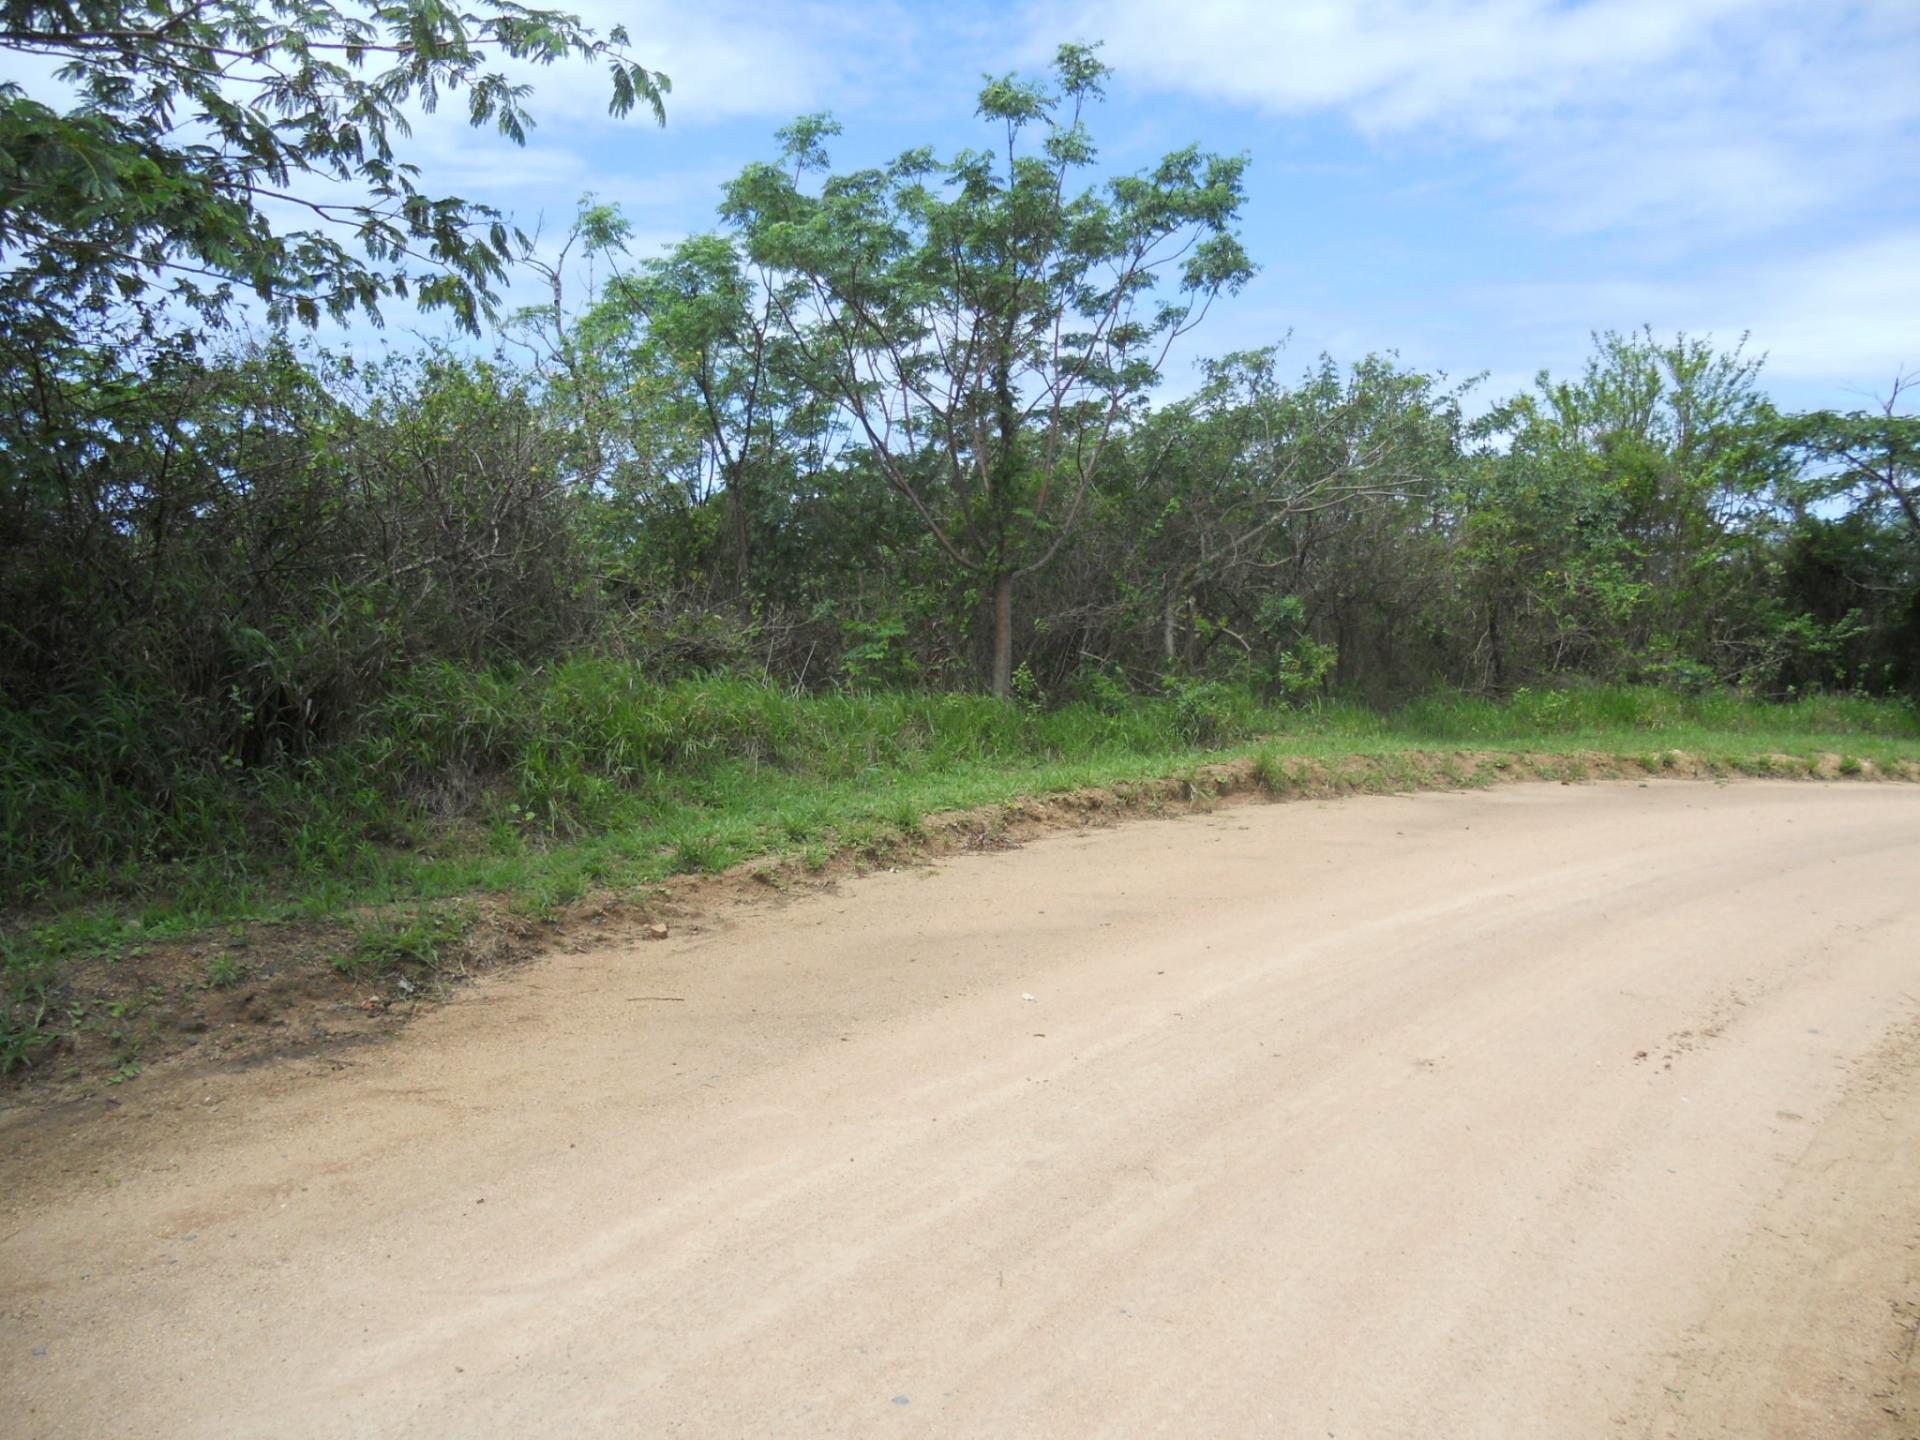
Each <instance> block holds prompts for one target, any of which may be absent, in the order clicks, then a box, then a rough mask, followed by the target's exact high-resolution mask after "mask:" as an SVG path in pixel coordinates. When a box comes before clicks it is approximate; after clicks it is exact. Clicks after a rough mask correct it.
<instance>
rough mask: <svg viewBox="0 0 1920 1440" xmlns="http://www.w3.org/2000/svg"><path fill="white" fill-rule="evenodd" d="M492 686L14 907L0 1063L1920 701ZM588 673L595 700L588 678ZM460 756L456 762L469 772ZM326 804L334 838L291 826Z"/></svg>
mask: <svg viewBox="0 0 1920 1440" xmlns="http://www.w3.org/2000/svg"><path fill="white" fill-rule="evenodd" d="M623 676H624V677H625V678H626V679H627V680H629V681H632V688H631V689H630V690H628V691H622V692H619V693H620V694H622V695H624V697H625V699H626V701H627V702H628V703H624V704H613V703H611V702H610V701H609V700H608V697H607V696H606V695H605V694H604V693H603V690H602V689H597V688H596V687H607V686H611V685H613V684H614V682H615V681H616V680H617V679H620V678H621V677H623ZM443 678H444V677H443ZM448 683H451V681H448ZM476 683H480V684H482V685H484V684H486V683H487V682H485V681H479V682H476ZM549 687H558V695H556V693H554V692H553V691H552V689H550V688H549ZM500 693H502V694H505V695H510V696H512V697H514V699H513V704H512V705H511V706H509V707H507V708H505V709H502V710H499V711H489V710H488V709H487V707H486V706H484V705H482V704H479V703H478V700H479V696H477V695H473V694H468V695H466V696H465V697H464V698H465V700H466V701H467V702H469V703H466V704H463V705H460V706H456V707H452V708H451V709H450V711H449V713H454V714H458V715H460V716H463V717H465V719H466V721H467V722H468V723H467V724H463V725H450V726H448V727H446V728H444V729H442V730H439V731H435V730H433V729H432V728H431V727H428V726H424V725H423V726H421V727H419V729H418V731H417V733H420V734H425V735H438V736H439V737H440V742H441V743H442V744H444V745H445V746H446V747H447V748H445V749H444V750H437V751H433V752H431V753H429V754H428V755H426V756H424V757H421V758H420V763H419V764H418V765H417V767H416V768H412V769H406V768H402V769H397V770H394V771H392V772H390V773H389V774H387V776H386V778H385V779H382V778H381V772H379V771H377V770H369V769H366V768H362V767H361V766H360V765H359V764H358V763H357V762H356V763H352V764H347V765H345V766H344V768H343V769H342V770H341V771H340V772H339V773H337V774H336V773H332V772H330V771H328V770H327V769H325V768H324V767H312V768H309V769H307V770H306V771H304V772H302V774H303V776H304V783H305V784H306V785H308V786H309V787H310V788H308V789H306V790H304V791H300V792H289V793H286V794H283V795H276V796H273V797H262V796H260V795H258V794H257V793H254V791H253V790H252V789H250V788H249V787H247V786H244V785H243V786H241V787H240V788H239V789H238V790H237V791H236V792H235V794H234V795H232V796H229V797H227V799H228V802H229V803H231V804H233V805H234V806H235V807H237V808H235V809H234V810H233V811H232V813H231V817H230V818H231V819H232V821H233V823H234V828H233V829H232V830H231V831H230V832H229V839H230V841H231V842H232V843H231V844H230V846H229V848H227V849H225V850H222V851H220V852H218V853H217V854H202V855H198V856H194V855H190V854H184V853H183V854H180V855H178V856H176V857H175V858H172V859H150V860H148V861H147V862H145V863H144V864H136V863H128V862H125V861H124V860H123V861H120V862H116V863H115V864H114V866H113V867H112V868H111V869H109V870H105V871H100V872H96V873H94V874H92V875H91V876H90V877H89V880H88V884H87V885H86V886H84V887H82V888H81V889H78V890H76V891H74V892H72V893H70V894H68V895H66V896H59V895H51V894H50V895H48V896H45V897H42V899H40V900H39V901H38V902H35V903H29V904H26V905H24V906H21V907H18V908H16V910H15V911H14V912H13V919H12V920H11V921H10V922H8V923H7V924H6V925H5V926H4V928H0V946H3V947H4V958H5V963H6V991H5V994H4V997H3V998H0V1007H3V1009H0V1019H3V1020H4V1024H3V1025H0V1062H4V1064H5V1065H6V1067H7V1069H9V1070H11V1071H15V1072H23V1071H26V1070H29V1069H31V1070H32V1071H34V1072H36V1073H39V1074H43V1075H45V1074H52V1075H61V1076H66V1077H68V1078H77V1079H81V1080H89V1079H90V1080H91V1081H93V1082H96V1083H97V1082H99V1081H101V1080H103V1079H104V1080H108V1081H111V1080H113V1079H115V1078H116V1077H117V1078H129V1077H130V1076H131V1075H132V1074H137V1073H139V1069H140V1067H141V1066H143V1065H144V1064H146V1063H148V1062H150V1060H151V1059H152V1058H153V1057H154V1056H155V1055H158V1054H163V1053H166V1052H167V1051H169V1050H170V1049H175V1048H179V1047H180V1046H181V1045H182V1044H183V1043H191V1044H195V1045H198V1044H201V1043H203V1041H210V1043H213V1044H214V1045H215V1052H214V1053H224V1052H223V1051H222V1050H221V1048H220V1047H221V1046H222V1045H223V1044H226V1043H229V1041H231V1037H227V1036H225V1035H224V1031H238V1032H239V1037H240V1038H239V1041H234V1042H232V1043H242V1042H244V1043H243V1048H245V1049H246V1053H251V1048H252V1047H257V1045H258V1044H259V1043H264V1040H265V1039H271V1038H272V1037H263V1036H261V1035H260V1034H257V1033H256V1032H255V1031H254V1030H253V1029H250V1028H249V1027H251V1026H258V1025H260V1024H270V1023H271V1019H270V1016H271V1010H272V1006H271V1004H270V1003H269V1002H267V1001H262V1000H260V999H259V997H260V996H261V995H263V994H264V995H271V994H272V993H274V987H276V986H278V987H280V989H281V990H282V991H284V990H286V989H287V988H288V985H289V981H290V980H291V979H292V978H294V977H301V978H300V983H299V985H298V987H296V988H297V989H298V998H300V999H301V1001H302V1002H303V1003H308V1004H310V1005H312V1006H315V1007H318V1008H317V1009H316V1010H315V1011H314V1014H315V1015H316V1016H317V1017H318V1018H317V1019H314V1020H313V1021H312V1023H311V1026H310V1031H311V1033H312V1034H314V1035H318V1034H321V1033H337V1027H335V1021H334V1020H333V1019H331V1018H329V1017H331V1016H333V1015H336V1014H338V1013H343V1012H353V1013H354V1014H356V1015H357V1014H360V1013H363V1012H364V1013H371V1014H372V1015H373V1016H374V1017H375V1018H376V1019H378V1018H382V1017H387V1016H389V1015H390V1014H391V1013H394V1012H395V1010H396V1008H397V1009H398V1010H404V1009H405V1008H407V1007H410V1006H411V1005H413V1004H415V1003H417V1002H419V1001H422V1000H425V999H427V998H429V997H430V996H431V995H432V994H433V993H434V991H435V990H436V989H437V987H438V986H439V985H440V984H441V983H442V982H443V980H444V979H446V978H447V977H449V976H451V975H456V974H458V973H460V972H461V971H463V970H464V969H466V968H468V967H469V966H472V965H478V964H485V963H489V962H490V960H492V959H495V958H499V957H500V956H502V955H506V954H515V953H524V952H525V951H527V950H530V949H537V948H540V947H541V946H542V945H543V944H550V943H552V940H553V937H554V936H555V934H556V933H558V932H556V931H555V930H554V929H553V928H552V927H553V926H555V925H558V924H561V923H563V922H567V921H569V920H571V921H574V922H579V921H580V917H581V916H582V915H589V914H590V915H591V917H592V918H594V919H596V920H597V919H599V918H602V917H604V916H605V915H606V914H609V913H612V912H614V911H626V912H631V913H634V914H644V913H646V912H648V910H649V909H650V907H654V906H657V905H658V904H659V903H661V902H662V899H663V897H665V896H666V895H668V894H670V893H672V888H677V886H678V885H679V884H680V883H681V879H682V878H683V877H684V878H695V877H702V876H708V877H717V876H721V875H722V874H723V872H731V874H730V876H729V877H728V880H727V883H744V884H764V885H767V886H772V887H775V888H784V887H786V886H788V885H792V884H806V883H810V882H815V881H817V880H819V879H820V878H822V877H826V876H830V875H832V874H836V873H842V872H844V871H846V870H848V869H850V868H859V867H862V866H866V865H873V864H879V863H894V862H895V861H897V860H899V859H901V858H904V857H908V856H914V855H920V856H925V855H933V854H939V853H947V852H949V851H952V850H954V849H966V848H982V847H987V848H991V847H993V846H997V845H1000V844H1003V843H1007V842H1009V841H1010V840H1013V839H1017V838H1020V837H1021V836H1022V835H1023V834H1026V833H1033V832H1035V831H1037V830H1039V829H1044V828H1048V827H1049V826H1050V825H1053V824H1057V823H1079V822H1080V821H1082V820H1084V819H1086V818H1089V817H1090V816H1093V815H1096V814H1100V815H1111V814H1115V813H1121V812H1126V811H1136V812H1137V811H1141V810H1147V811H1154V810H1166V809H1174V810H1178V809H1186V808H1193V807H1196V806H1198V807H1202V808H1204V807H1205V806H1208V805H1210V804H1212V803H1213V802H1214V801H1215V800H1216V799H1218V798H1221V797H1223V796H1225V795H1229V794H1233V793H1235V792H1246V791H1251V790H1255V789H1258V790H1261V791H1265V792H1267V793H1269V794H1272V795H1299V794H1336V793H1351V792H1356V791H1358V792H1385V791H1397V790H1409V789H1422V788H1435V787H1453V786H1471V785H1485V784H1492V783H1499V782H1502V781H1506V780H1513V779H1526V778H1542V779H1561V780H1580V779H1588V778H1595V777H1601V776H1609V775H1613V776H1651V775H1689V776H1691V775H1703V774H1704V775H1782V776H1824V777H1830V778H1839V777H1843V776H1855V775H1857V776H1876V775H1886V776H1893V777H1903V778H1917V777H1920V716H1916V714H1915V712H1914V710H1913V709H1912V708H1911V707H1909V706H1907V705H1905V704H1902V703H1899V702H1894V701H1886V700H1865V699H1859V698H1855V697H1820V698H1813V699H1807V700H1802V701H1799V702H1796V703H1793V704H1787V705H1777V704H1765V703H1760V702H1755V701H1751V700H1745V699H1741V698H1739V697H1736V696H1731V695H1727V694H1724V693H1718V692H1715V693H1709V694H1704V695H1696V696H1686V695H1680V694H1676V693H1674V692H1670V691H1663V690H1658V689H1652V688H1629V687H1591V688H1587V689H1581V690H1557V691H1532V690H1523V691H1521V692H1519V693H1518V694H1516V695H1514V696H1513V697H1511V698H1510V699H1509V700H1507V701H1504V702H1495V701H1490V700H1486V699H1483V698H1478V697H1471V696H1462V695H1449V696H1437V697H1430V698H1428V699H1425V700H1421V701H1418V702H1414V703H1412V704H1409V705H1406V706H1403V707H1400V708H1398V709H1396V710H1393V711H1387V712H1382V711H1375V710H1370V709H1367V708H1364V707H1360V706H1355V705H1343V704H1336V703H1322V704H1315V705H1309V706H1296V707H1285V706H1277V705H1273V704H1270V703H1263V702H1261V701H1260V700H1258V699H1257V698H1256V697H1255V696H1253V695H1252V694H1251V693H1249V692H1247V691H1245V690H1237V689H1234V688H1231V687H1227V686H1223V685H1205V686H1196V687H1193V688H1190V689H1188V690H1187V691H1185V692H1183V693H1182V694H1180V695H1178V696H1175V697H1170V698H1160V699H1154V698H1147V699H1143V698H1141V697H1125V698H1124V700H1116V701H1115V703H1113V704H1112V705H1110V706H1106V707H1103V706H1101V705H1098V704H1093V703H1088V702H1081V703H1077V704H1070V705H1065V706H1061V707H1057V708H1053V709H1047V708H1044V707H1041V706H1039V705H1031V706H1019V705H1015V706H1008V705H1005V704H1001V703H998V702H995V701H993V700H992V699H990V698H988V697H981V696H955V695H946V696H941V695H929V694H926V693H923V692H905V693H892V692H881V693H874V694H868V695H848V694H833V695H822V696H809V695H796V694H794V693H793V692H791V691H785V690H780V689H777V688H775V687H771V686H766V685H761V684H752V683H748V682H708V683H704V684H696V683H691V682H688V683H684V684H680V685H675V686H666V687H658V686H654V687H648V686H643V685H640V684H639V682H638V681H637V680H634V679H633V677H632V676H631V674H630V673H628V672H626V671H623V670H622V669H621V667H618V666H612V665H606V664H594V665H587V664H585V663H584V662H583V663H581V664H576V665H573V666H568V667H562V668H561V669H559V670H556V671H554V672H551V673H549V674H546V675H544V676H543V677H528V676H521V677H518V679H517V681H516V683H515V684H514V685H512V686H510V687H507V688H506V689H505V690H503V691H502V692H500ZM594 694H599V695H601V698H602V700H603V702H606V703H600V704H589V703H586V701H587V698H588V697H589V696H590V695H594ZM558 696H564V697H565V698H566V703H559V700H558ZM643 702H645V703H643ZM668 717H671V718H670V719H669V718H668ZM462 737H464V738H462ZM449 774H459V775H463V776H465V777H466V784H467V786H468V787H469V793H467V794H466V797H465V799H464V801H462V802H461V803H458V804H456V798H457V797H452V796H450V793H449V787H448V785H447V783H446V777H447V775H449ZM369 795H371V798H369ZM287 815H293V816H299V817H301V818H300V823H299V825H298V826H297V827H295V828H294V829H293V830H292V831H291V832H289V831H287V830H285V829H280V828H276V824H277V820H276V817H282V816H287ZM163 818H164V817H157V816H156V817H149V820H150V823H152V824H156V825H157V824H159V823H161V820H162V819H163ZM328 824H330V825H332V826H334V827H335V830H334V833H335V835H336V836H337V840H336V843H333V844H329V845H325V846H318V847H312V848H304V849H303V848H302V846H301V844H300V843H298V842H299V840H300V838H301V837H302V836H303V835H305V836H311V835H312V834H314V833H316V827H319V826H322V825H328ZM162 833H164V832H160V831H154V832H151V833H150V835H149V839H152V838H153V837H154V836H156V835H159V834H162ZM173 838H174V839H175V840H178V839H179V838H181V837H179V836H177V835H175V836H174V837H173ZM748 862H755V863H753V864H752V865H751V866H750V867H748ZM743 867H746V868H743ZM663 887H672V888H668V889H663ZM103 896H104V897H106V898H102V897H103ZM609 907H611V910H610V908H609ZM641 998H647V999H658V1000H665V999H669V998H672V997H641ZM369 1006H371V1007H372V1008H371V1011H368V1007H369ZM209 1016H211V1017H213V1018H212V1019H208V1018H207V1017H209ZM223 1016H226V1017H230V1018H226V1019H221V1018H220V1017H223ZM356 1023H357V1022H356ZM196 1024H197V1025H200V1026H201V1027H202V1028H201V1029H197V1030H196V1029H194V1028H192V1027H193V1026H194V1025H196ZM181 1025H186V1026H188V1027H189V1028H188V1029H187V1030H186V1031H185V1032H181V1031H180V1029H179V1027H180V1026H181ZM223 1027H224V1031H223ZM330 1027H334V1028H330ZM182 1033H184V1034H185V1035H186V1036H187V1040H186V1041H184V1042H183V1041H182V1040H181V1038H180V1036H181V1034H182ZM303 1033H307V1032H303Z"/></svg>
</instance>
